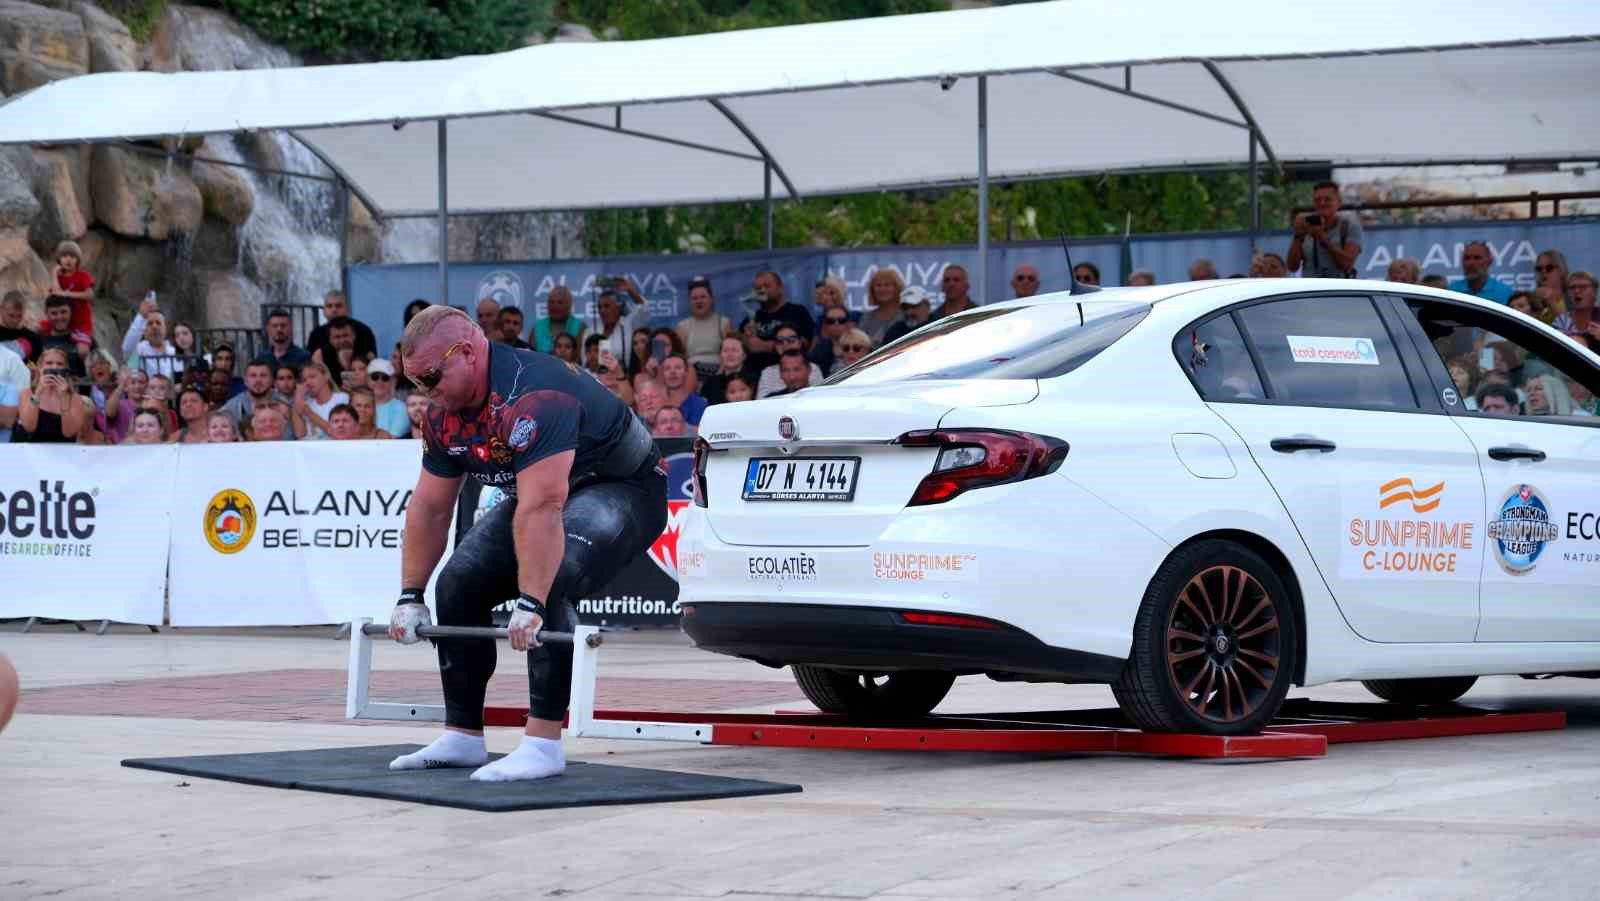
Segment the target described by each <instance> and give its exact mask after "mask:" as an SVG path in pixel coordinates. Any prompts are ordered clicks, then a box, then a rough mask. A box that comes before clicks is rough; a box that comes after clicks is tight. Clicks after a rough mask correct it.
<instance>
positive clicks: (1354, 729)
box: [484, 699, 1567, 759]
mask: <svg viewBox="0 0 1600 901" xmlns="http://www.w3.org/2000/svg"><path fill="white" fill-rule="evenodd" d="M594 716H595V719H596V720H603V721H617V722H629V721H637V722H642V723H703V724H705V725H706V726H707V727H708V728H709V732H710V734H709V736H708V737H706V738H704V739H701V741H703V742H704V743H705V744H713V745H744V746H765V747H778V748H832V749H855V750H876V751H989V752H1024V753H1035V754H1039V753H1045V754H1052V753H1091V754H1151V755H1160V756H1168V757H1193V758H1208V759H1247V758H1279V759H1282V758H1292V757H1321V756H1323V755H1325V754H1326V753H1327V748H1328V745H1330V744H1346V743H1353V742H1370V741H1399V740H1405V739H1416V738H1443V737H1450V736H1464V735H1494V734H1503V733H1510V732H1541V731H1551V730H1558V729H1564V728H1566V721H1567V718H1566V714H1565V713H1562V712H1561V711H1535V712H1500V711H1494V710H1485V709H1480V708H1474V707H1461V706H1453V705H1447V706H1442V707H1436V708H1429V709H1426V710H1419V709H1417V708H1410V707H1403V706H1400V705H1395V704H1350V703H1330V702H1323V701H1311V700H1305V699H1296V700H1292V701H1290V702H1288V703H1286V704H1285V705H1284V707H1283V710H1282V712H1281V713H1280V715H1279V717H1278V719H1276V720H1274V721H1273V722H1272V724H1271V725H1270V726H1268V727H1267V729H1266V731H1265V732H1263V733H1262V734H1260V735H1244V736H1231V737H1223V736H1214V735H1184V734H1164V733H1157V732H1143V731H1140V730H1138V729H1134V728H1132V727H1131V726H1129V725H1128V723H1127V722H1126V721H1125V720H1124V719H1123V718H1122V714H1121V713H1120V712H1119V711H1117V710H1116V709H1114V708H1112V709H1101V710H1061V711H1031V712H1013V713H976V714H944V715H933V716H928V717H923V718H920V719H916V720H912V721H905V722H890V723H873V724H865V723H862V722H860V721H856V720H851V719H849V718H847V717H843V716H838V715H830V714H823V713H816V712H804V711H780V712H778V713H773V714H737V713H679V712H668V711H660V710H597V711H595V715H594ZM526 717H527V709H526V708H517V707H486V708H484V722H485V724H487V725H490V726H521V725H522V724H523V721H524V720H525V719H526Z"/></svg>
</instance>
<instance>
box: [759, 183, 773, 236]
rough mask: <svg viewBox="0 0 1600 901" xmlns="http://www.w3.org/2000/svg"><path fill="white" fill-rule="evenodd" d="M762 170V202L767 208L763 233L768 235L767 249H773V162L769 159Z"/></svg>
mask: <svg viewBox="0 0 1600 901" xmlns="http://www.w3.org/2000/svg"><path fill="white" fill-rule="evenodd" d="M761 172H762V175H763V177H762V179H761V181H762V184H761V203H762V206H763V208H764V209H765V210H766V218H765V222H764V224H763V234H764V235H765V236H766V240H767V249H768V250H771V249H772V163H771V162H770V161H769V162H767V164H766V165H764V166H762V167H761Z"/></svg>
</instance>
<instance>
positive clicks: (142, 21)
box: [100, 0, 167, 41]
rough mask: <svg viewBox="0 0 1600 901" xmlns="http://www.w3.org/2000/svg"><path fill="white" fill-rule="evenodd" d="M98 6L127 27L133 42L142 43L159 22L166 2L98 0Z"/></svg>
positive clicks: (159, 0)
mask: <svg viewBox="0 0 1600 901" xmlns="http://www.w3.org/2000/svg"><path fill="white" fill-rule="evenodd" d="M100 5H101V6H102V7H103V8H104V9H105V11H106V12H108V13H111V14H112V15H113V16H116V17H117V18H118V19H121V20H122V24H124V25H126V26H128V33H129V34H131V35H133V39H134V40H136V41H144V40H148V39H149V37H150V33H151V32H152V31H154V30H155V27H156V23H157V22H159V21H161V14H162V13H164V12H166V9H167V0H100Z"/></svg>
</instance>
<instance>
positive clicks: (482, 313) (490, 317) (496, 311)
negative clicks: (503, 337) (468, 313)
mask: <svg viewBox="0 0 1600 901" xmlns="http://www.w3.org/2000/svg"><path fill="white" fill-rule="evenodd" d="M478 328H480V329H482V330H483V333H484V334H485V335H491V336H492V335H498V334H500V304H498V303H496V302H495V300H494V298H492V297H485V298H484V299H482V300H480V301H478ZM490 340H493V339H492V338H491V339H490Z"/></svg>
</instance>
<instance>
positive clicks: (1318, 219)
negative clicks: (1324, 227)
mask: <svg viewBox="0 0 1600 901" xmlns="http://www.w3.org/2000/svg"><path fill="white" fill-rule="evenodd" d="M1306 224H1307V225H1321V224H1322V214H1321V213H1311V214H1310V215H1308V216H1306Z"/></svg>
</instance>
